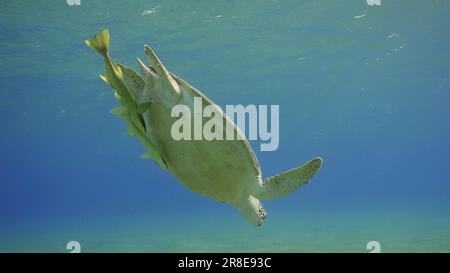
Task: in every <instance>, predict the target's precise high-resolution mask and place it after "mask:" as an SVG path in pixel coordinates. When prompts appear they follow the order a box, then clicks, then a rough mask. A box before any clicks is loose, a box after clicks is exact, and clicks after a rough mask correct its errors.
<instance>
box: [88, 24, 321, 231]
mask: <svg viewBox="0 0 450 273" xmlns="http://www.w3.org/2000/svg"><path fill="white" fill-rule="evenodd" d="M85 43H86V44H87V45H88V46H89V47H91V48H92V49H94V50H95V51H97V52H98V53H100V54H101V55H102V56H103V58H104V61H105V70H106V72H105V74H104V75H101V76H100V77H101V78H102V79H103V80H104V81H105V82H106V83H107V84H109V85H110V86H111V87H112V88H113V89H114V90H115V97H116V98H117V100H118V101H119V102H120V104H121V106H120V107H118V108H115V109H113V110H112V111H111V112H112V113H113V114H115V115H117V116H119V117H120V118H122V119H123V120H124V121H125V122H126V124H127V127H128V132H129V134H131V135H132V136H135V137H137V138H138V139H139V141H140V142H141V143H142V144H143V145H144V146H145V148H146V153H145V154H144V155H143V156H142V158H151V159H153V160H154V161H155V162H156V163H157V164H158V165H159V166H160V167H161V168H163V169H165V170H167V171H168V172H170V173H171V174H173V175H174V176H175V177H176V178H177V179H178V180H179V181H180V182H181V183H183V184H184V185H186V186H187V187H188V188H189V189H191V190H192V191H194V192H196V193H199V194H201V195H203V196H207V197H210V198H212V199H215V200H217V201H220V202H225V203H228V204H231V205H232V206H233V207H235V208H236V209H237V210H239V211H240V213H241V214H242V215H243V216H244V217H245V218H246V219H247V220H248V221H250V222H251V223H253V224H255V225H258V226H260V225H261V224H262V223H263V221H264V219H265V218H266V212H265V210H264V208H263V207H262V205H261V202H260V200H266V199H275V198H279V197H282V196H285V195H286V194H288V193H290V192H292V191H294V190H295V189H297V188H299V187H300V186H302V185H304V184H306V183H307V182H309V180H310V179H311V178H312V177H313V176H314V175H315V174H316V173H317V172H318V170H319V169H320V167H321V165H322V159H321V158H320V157H318V158H314V159H312V160H310V161H309V162H307V163H306V164H305V165H303V166H301V167H297V168H294V169H291V170H289V171H286V172H284V173H281V174H279V175H276V176H273V177H269V178H267V179H265V180H262V178H261V169H260V166H259V163H258V161H257V159H256V156H255V154H254V152H253V150H252V148H251V146H250V145H249V143H248V141H247V139H246V138H245V136H243V134H242V132H241V130H240V129H239V128H238V127H237V126H236V125H235V124H234V123H233V122H232V121H231V120H230V119H229V118H228V117H226V115H225V114H224V113H223V111H219V110H218V111H217V113H216V114H218V115H221V117H222V118H223V121H224V123H225V124H227V125H229V126H230V128H232V130H233V132H234V133H236V135H239V136H240V137H241V139H242V140H238V139H236V140H205V139H203V140H175V139H174V138H173V137H172V135H171V126H172V124H173V123H174V122H175V120H176V118H175V117H172V115H171V110H172V108H173V107H174V106H175V105H186V106H188V107H189V108H192V107H193V105H194V98H201V100H202V102H203V107H206V106H207V105H213V102H212V101H211V100H210V99H209V98H208V97H206V96H205V95H204V94H202V93H201V92H200V91H198V90H197V89H195V88H194V87H192V86H191V85H190V84H188V83H187V82H186V81H184V80H183V79H181V78H180V77H178V76H176V75H175V74H173V73H171V72H170V71H168V70H167V69H166V67H165V66H164V65H163V64H162V63H161V62H160V60H159V59H158V57H156V55H155V53H154V52H153V50H152V49H151V48H150V47H149V46H147V45H145V46H144V51H145V54H146V55H147V57H148V61H149V62H150V65H149V66H147V65H145V64H144V63H143V62H142V61H141V60H140V59H139V58H138V59H137V61H138V63H139V65H140V68H141V75H138V74H137V73H136V71H135V70H133V69H131V68H128V67H125V66H123V65H121V64H118V63H116V62H115V61H113V60H112V59H111V57H110V56H109V52H108V48H109V31H108V30H107V29H105V30H103V31H102V32H100V33H98V34H97V35H95V36H94V37H92V38H90V39H87V40H86V41H85Z"/></svg>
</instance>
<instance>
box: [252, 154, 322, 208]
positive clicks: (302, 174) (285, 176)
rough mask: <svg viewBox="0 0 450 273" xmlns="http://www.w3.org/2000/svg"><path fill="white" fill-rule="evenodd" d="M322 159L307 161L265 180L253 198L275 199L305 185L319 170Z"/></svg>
mask: <svg viewBox="0 0 450 273" xmlns="http://www.w3.org/2000/svg"><path fill="white" fill-rule="evenodd" d="M321 166H322V159H321V158H320V157H318V158H314V159H313V160H310V161H308V162H307V163H306V164H305V165H303V166H301V167H297V168H294V169H292V170H289V171H286V172H284V173H281V174H278V175H275V176H272V177H269V178H267V179H265V180H264V181H263V183H262V185H261V186H260V187H259V188H258V190H257V192H256V193H255V196H256V197H258V198H259V199H261V200H269V199H276V198H280V197H283V196H285V195H287V194H288V193H290V192H292V191H294V190H296V189H298V188H300V187H301V186H303V185H305V184H307V183H308V182H309V181H310V180H311V178H312V177H313V176H314V175H315V174H316V173H317V172H318V171H319V170H320V167H321Z"/></svg>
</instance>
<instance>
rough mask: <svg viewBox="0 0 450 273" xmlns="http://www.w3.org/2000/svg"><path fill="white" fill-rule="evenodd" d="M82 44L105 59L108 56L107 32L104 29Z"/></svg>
mask: <svg viewBox="0 0 450 273" xmlns="http://www.w3.org/2000/svg"><path fill="white" fill-rule="evenodd" d="M84 42H85V43H86V45H88V46H89V47H90V48H92V49H93V50H95V51H97V52H98V53H100V54H101V55H103V56H105V57H106V56H107V55H108V49H109V30H108V29H104V30H102V31H101V32H99V33H97V34H96V35H95V36H94V37H92V38H89V39H87V40H85V41H84Z"/></svg>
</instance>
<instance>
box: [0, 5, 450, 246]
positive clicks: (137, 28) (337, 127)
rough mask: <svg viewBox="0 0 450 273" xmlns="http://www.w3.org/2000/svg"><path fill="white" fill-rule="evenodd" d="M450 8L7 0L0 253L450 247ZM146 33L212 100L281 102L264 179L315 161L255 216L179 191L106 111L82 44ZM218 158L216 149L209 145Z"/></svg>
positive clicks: (125, 60) (124, 54)
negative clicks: (296, 184)
mask: <svg viewBox="0 0 450 273" xmlns="http://www.w3.org/2000/svg"><path fill="white" fill-rule="evenodd" d="M449 14H450V2H449V1H446V0H430V1H419V0H396V1H394V0H392V1H389V0H383V1H382V4H381V5H380V6H370V5H368V4H367V2H366V1H365V0H358V1H357V0H352V1H337V0H334V1H333V0H322V1H318V0H304V1H293V0H292V1H281V0H280V1H275V0H272V1H257V0H252V1H207V0H204V1H174V0H167V1H118V0H114V1H113V0H108V1H106V0H105V1H98V0H96V1H93V0H81V5H72V6H71V5H68V3H66V1H64V0H60V1H25V0H15V1H2V2H1V3H0V60H1V62H0V83H1V84H0V125H1V127H0V132H1V134H0V252H69V250H67V249H66V244H67V243H68V242H69V241H72V240H75V241H78V242H79V243H80V244H81V251H82V252H117V251H124V252H128V251H129V252H222V251H223V252H369V250H367V249H366V245H367V243H368V242H369V241H378V242H379V243H380V246H381V251H382V252H449V251H450V178H449V177H450V122H449V118H450V88H449V87H450V51H449V48H450V35H449V34H450V33H449V29H450V16H449ZM103 28H109V30H110V33H111V41H110V53H111V56H112V57H113V58H115V60H116V61H118V62H119V63H122V64H125V65H129V66H132V67H134V68H137V67H138V66H137V64H136V61H135V57H140V58H143V59H144V58H145V55H144V52H143V45H144V43H148V44H149V45H150V46H151V47H152V48H153V49H154V50H155V52H156V54H157V55H158V56H159V57H160V59H161V60H162V62H163V63H164V64H165V65H166V66H167V68H168V69H170V70H171V71H172V72H174V73H175V74H177V75H179V76H181V77H182V78H184V79H185V80H187V81H188V82H189V83H191V84H192V85H193V86H195V87H197V88H198V89H199V90H201V91H202V92H204V93H205V94H206V95H207V96H208V97H210V98H211V99H212V100H213V101H214V102H216V103H217V104H219V105H221V106H222V107H224V106H225V105H226V104H244V105H247V104H256V105H269V104H278V105H280V146H279V149H278V150H276V151H273V152H261V151H260V150H259V142H258V141H252V142H251V144H252V146H253V148H254V149H255V152H256V155H257V156H258V159H259V162H260V164H261V168H262V172H263V177H264V178H265V177H269V176H272V175H274V174H277V173H280V172H282V171H285V170H288V169H290V168H293V167H296V166H298V165H302V164H303V163H305V162H306V161H307V160H309V159H311V158H313V157H316V156H321V157H322V158H323V159H324V165H323V167H322V169H321V170H320V172H319V173H318V174H317V175H316V176H315V177H314V178H313V180H312V182H311V183H310V184H308V185H306V186H304V187H302V188H300V189H299V190H297V191H295V192H293V193H291V194H290V195H288V196H287V197H284V198H282V199H278V200H274V201H265V202H264V206H265V208H266V210H267V212H268V218H267V219H266V221H265V223H264V224H263V226H262V227H259V228H258V227H255V226H253V225H251V224H249V223H248V222H247V221H246V220H245V219H244V218H243V217H242V216H241V215H240V214H239V213H238V212H237V211H236V210H235V209H234V208H232V207H231V206H229V205H226V204H222V203H219V202H216V201H214V200H212V199H208V198H205V197H202V196H200V195H198V194H196V193H193V192H191V191H190V190H188V189H187V188H186V187H185V186H183V185H182V184H180V183H179V182H177V181H176V179H175V178H174V177H173V176H172V175H170V174H169V173H167V172H165V171H163V170H161V169H160V168H159V167H158V166H156V164H154V163H153V162H151V161H149V160H141V159H140V158H139V156H140V155H141V154H142V153H143V152H144V148H143V147H142V146H141V145H140V143H139V142H138V141H137V140H136V139H134V138H132V137H130V136H128V135H127V134H126V127H125V124H124V123H123V121H122V120H120V119H119V118H117V117H115V116H113V115H111V114H110V113H109V110H110V109H112V108H114V107H116V106H117V105H118V102H117V101H116V100H115V98H114V95H113V91H112V90H111V89H110V87H109V86H107V85H106V84H104V83H103V82H102V81H101V80H100V78H99V77H98V75H99V74H100V73H103V62H102V59H101V57H100V56H99V55H97V54H96V53H95V52H93V51H92V50H91V49H89V48H88V47H87V46H86V45H85V44H84V40H85V39H86V38H88V37H91V36H92V35H94V34H95V33H97V32H99V31H100V30H102V29H103ZM218 156H220V155H218Z"/></svg>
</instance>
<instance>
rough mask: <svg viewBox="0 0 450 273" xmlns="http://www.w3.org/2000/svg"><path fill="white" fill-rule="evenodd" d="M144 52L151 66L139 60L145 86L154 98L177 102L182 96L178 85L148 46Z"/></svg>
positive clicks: (145, 46)
mask: <svg viewBox="0 0 450 273" xmlns="http://www.w3.org/2000/svg"><path fill="white" fill-rule="evenodd" d="M144 52H145V55H147V59H148V62H149V63H150V65H149V66H147V65H145V64H144V63H143V62H142V61H141V60H140V59H139V58H138V63H139V65H140V67H141V71H142V74H143V78H144V82H145V85H146V87H147V88H149V90H150V92H152V96H153V97H154V98H155V99H157V100H161V101H169V102H175V101H177V100H178V98H179V97H180V94H181V92H180V86H179V85H178V83H177V82H176V81H175V80H174V79H173V78H172V76H171V75H170V72H169V71H168V70H167V68H166V67H165V66H164V65H163V64H162V63H161V61H160V60H159V59H158V57H157V56H156V54H155V52H153V50H152V49H151V48H150V47H149V46H148V45H144Z"/></svg>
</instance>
